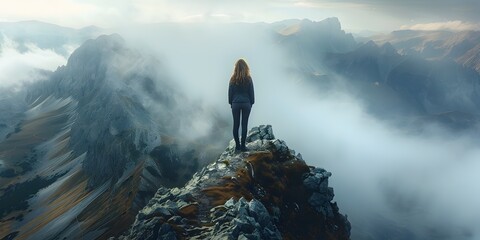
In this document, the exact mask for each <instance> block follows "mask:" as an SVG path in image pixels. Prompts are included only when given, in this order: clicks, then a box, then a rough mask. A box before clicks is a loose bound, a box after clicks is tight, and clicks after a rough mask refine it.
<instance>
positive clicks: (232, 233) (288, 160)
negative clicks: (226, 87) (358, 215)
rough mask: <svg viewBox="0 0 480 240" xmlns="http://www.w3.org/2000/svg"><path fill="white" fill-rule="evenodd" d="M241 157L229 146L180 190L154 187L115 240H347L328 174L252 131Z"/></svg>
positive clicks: (266, 134)
mask: <svg viewBox="0 0 480 240" xmlns="http://www.w3.org/2000/svg"><path fill="white" fill-rule="evenodd" d="M247 148H248V151H246V152H235V143H234V142H233V140H232V141H231V142H230V144H229V146H228V147H227V148H226V150H225V151H224V152H223V153H222V154H221V155H220V156H219V157H218V159H217V160H216V161H214V162H213V163H211V164H209V165H208V166H206V167H204V168H203V169H202V170H201V171H199V172H197V173H196V174H195V175H194V176H193V177H192V179H191V180H190V181H189V182H188V183H187V184H186V185H185V186H184V187H182V188H172V189H167V188H163V187H162V188H160V189H158V191H157V192H156V194H155V196H154V197H153V198H152V199H151V200H150V202H149V203H148V204H147V206H145V207H144V208H143V209H142V210H140V212H139V213H138V214H137V216H136V218H135V222H134V223H133V225H132V226H131V227H130V229H129V230H128V231H127V232H125V233H124V235H122V236H121V237H119V239H350V228H351V227H350V223H349V221H348V220H347V217H346V216H344V215H342V214H340V213H339V208H338V207H337V204H336V203H334V202H332V200H333V197H334V193H333V188H331V187H329V186H328V178H329V177H330V176H331V173H330V172H327V171H326V170H324V169H321V168H315V167H311V166H308V165H307V164H306V163H305V162H304V160H303V159H302V157H301V155H300V154H297V155H295V151H294V150H292V149H290V148H288V146H287V145H286V143H285V142H284V141H282V140H279V139H276V138H275V137H274V135H273V131H272V127H271V126H270V125H261V126H259V127H254V128H252V129H251V130H250V131H249V133H248V139H247Z"/></svg>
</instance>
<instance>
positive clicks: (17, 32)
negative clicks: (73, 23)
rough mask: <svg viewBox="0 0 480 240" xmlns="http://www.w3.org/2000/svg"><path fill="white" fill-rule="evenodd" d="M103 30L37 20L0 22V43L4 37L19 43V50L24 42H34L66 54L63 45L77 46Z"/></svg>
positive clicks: (41, 46)
mask: <svg viewBox="0 0 480 240" xmlns="http://www.w3.org/2000/svg"><path fill="white" fill-rule="evenodd" d="M104 32H105V30H104V29H101V28H98V27H95V26H89V27H84V28H81V29H74V28H68V27H62V26H58V25H55V24H50V23H44V22H39V21H22V22H0V45H1V44H2V43H3V42H4V40H5V39H4V38H9V39H11V40H13V41H15V42H16V43H18V44H19V46H18V50H20V51H25V50H26V49H27V46H26V44H35V45H37V46H38V47H39V48H42V49H53V50H55V51H56V52H57V53H59V54H62V55H64V56H66V54H67V52H66V51H65V49H64V47H65V45H76V46H78V45H80V44H82V43H83V42H84V41H86V40H87V39H90V38H94V37H97V36H99V35H100V34H102V33H104ZM76 46H75V47H76ZM68 54H70V53H68Z"/></svg>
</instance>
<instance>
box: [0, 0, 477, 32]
mask: <svg viewBox="0 0 480 240" xmlns="http://www.w3.org/2000/svg"><path fill="white" fill-rule="evenodd" d="M0 3H1V4H0V21H21V20H40V21H45V22H50V23H55V24H59V25H64V26H70V27H83V26H87V25H97V26H100V27H117V26H118V25H125V24H131V23H152V22H166V21H168V22H171V21H174V22H177V21H181V22H195V21H211V22H212V21H213V22H238V21H241V22H273V21H278V20H282V19H290V18H301V19H302V18H309V19H311V20H322V19H325V18H327V17H338V18H339V19H340V21H341V23H342V25H343V27H344V29H347V30H356V31H358V30H374V31H378V30H383V31H389V30H395V29H400V28H408V27H409V26H417V28H418V27H420V28H421V27H423V25H422V24H427V23H428V24H432V23H435V24H437V25H428V27H432V26H444V25H442V24H443V23H451V22H455V23H461V24H467V26H470V27H478V25H477V23H479V22H480V14H478V13H479V12H480V0H236V1H233V0H15V1H11V0H0Z"/></svg>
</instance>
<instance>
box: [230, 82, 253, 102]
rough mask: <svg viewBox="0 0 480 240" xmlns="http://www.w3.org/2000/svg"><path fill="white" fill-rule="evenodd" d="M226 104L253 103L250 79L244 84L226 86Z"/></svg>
mask: <svg viewBox="0 0 480 240" xmlns="http://www.w3.org/2000/svg"><path fill="white" fill-rule="evenodd" d="M228 103H229V104H232V103H250V104H252V105H253V104H254V103H255V96H254V93H253V81H252V79H250V81H248V82H247V83H246V84H232V83H230V85H229V86H228Z"/></svg>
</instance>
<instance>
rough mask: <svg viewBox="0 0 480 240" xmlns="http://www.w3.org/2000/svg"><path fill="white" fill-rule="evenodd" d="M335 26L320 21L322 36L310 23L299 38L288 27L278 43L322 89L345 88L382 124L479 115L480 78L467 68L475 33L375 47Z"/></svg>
mask: <svg viewBox="0 0 480 240" xmlns="http://www.w3.org/2000/svg"><path fill="white" fill-rule="evenodd" d="M335 22H336V21H334V20H332V19H330V20H328V21H327V22H326V23H323V25H328V26H330V27H328V28H325V29H324V31H318V29H317V28H315V27H313V26H314V24H312V25H311V26H312V27H311V28H303V31H305V32H306V33H303V36H305V37H300V36H297V34H298V35H300V34H299V33H297V32H300V30H298V31H297V32H295V31H291V30H289V29H288V28H286V29H287V30H288V31H287V32H289V33H291V34H281V33H280V35H281V36H280V38H283V39H282V41H280V42H279V44H280V45H281V46H282V47H284V48H285V49H287V51H288V53H289V55H290V56H291V58H292V59H294V62H295V66H298V67H297V71H300V72H302V73H303V77H302V78H303V79H306V80H309V82H311V83H314V84H315V85H317V86H318V89H319V91H329V90H332V89H337V88H338V87H340V88H342V89H347V90H348V91H349V92H350V93H352V94H354V96H356V97H358V98H359V99H361V100H363V101H364V103H365V105H366V107H367V109H368V110H369V111H370V112H371V113H373V114H374V115H376V116H377V117H379V118H381V119H390V120H394V121H402V122H403V121H407V122H415V123H418V119H423V120H425V121H434V122H439V123H441V124H447V123H453V122H452V121H450V120H447V119H445V120H441V121H437V120H439V119H440V118H441V117H442V116H446V115H444V114H441V113H445V112H460V113H464V114H455V115H449V117H452V116H459V117H460V116H471V117H474V118H478V117H475V116H480V74H479V73H478V72H476V71H475V69H474V68H473V69H472V67H470V65H473V64H475V63H476V61H477V59H476V58H475V56H476V52H475V51H476V50H475V49H477V48H476V47H475V46H476V44H478V41H477V40H476V39H477V37H478V36H477V35H478V33H477V32H464V33H450V32H435V33H433V32H417V31H398V32H394V33H392V34H391V35H388V36H383V38H381V39H380V38H378V39H377V40H376V42H374V41H368V42H366V43H363V44H357V43H355V42H354V40H353V38H351V35H347V34H344V33H343V34H342V32H343V31H342V30H341V29H340V25H339V24H335ZM300 23H301V22H297V23H296V24H297V25H299V24H300ZM289 24H290V26H296V25H292V23H291V22H289ZM307 25H309V24H307ZM298 29H300V28H298ZM332 32H333V33H332ZM316 34H318V36H317V35H316ZM314 36H315V37H314ZM302 39H308V41H311V42H308V41H307V42H302ZM292 43H296V44H292ZM379 43H381V44H379ZM336 44H338V45H336ZM470 55H471V56H472V57H466V56H470ZM467 59H468V60H467ZM467 63H469V64H470V65H469V64H467ZM428 116H436V117H428ZM412 119H415V120H412ZM454 122H455V123H456V124H452V125H449V124H448V125H449V126H453V125H454V126H453V127H454V128H455V129H458V128H460V129H466V128H470V127H475V126H476V125H477V123H478V122H480V118H479V119H478V120H471V119H458V120H457V121H454ZM460 123H464V124H465V125H462V126H460V125H459V124H460Z"/></svg>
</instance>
